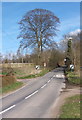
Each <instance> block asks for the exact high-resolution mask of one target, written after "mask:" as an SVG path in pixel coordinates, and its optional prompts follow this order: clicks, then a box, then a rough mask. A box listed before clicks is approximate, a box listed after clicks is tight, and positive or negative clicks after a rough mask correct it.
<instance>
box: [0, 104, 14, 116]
mask: <svg viewBox="0 0 82 120" xmlns="http://www.w3.org/2000/svg"><path fill="white" fill-rule="evenodd" d="M15 106H16V105H12V106H11V107H9V108H7V109H5V110H3V111H1V112H0V115H1V114H3V113H5V112H7V111H8V110H10V109H12V108H14V107H15Z"/></svg>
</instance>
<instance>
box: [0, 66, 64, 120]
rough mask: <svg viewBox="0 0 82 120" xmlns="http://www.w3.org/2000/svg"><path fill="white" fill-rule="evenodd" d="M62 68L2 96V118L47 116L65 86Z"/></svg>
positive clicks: (0, 112)
mask: <svg viewBox="0 0 82 120" xmlns="http://www.w3.org/2000/svg"><path fill="white" fill-rule="evenodd" d="M63 69H64V68H62V67H61V68H57V69H55V70H53V71H51V72H49V73H47V74H46V75H44V76H43V77H40V78H38V79H36V80H34V81H32V82H29V84H27V85H26V86H24V87H23V88H21V89H19V90H17V91H16V92H14V93H12V94H10V95H8V96H6V97H3V98H2V110H0V115H1V116H2V118H44V116H45V117H46V118H47V117H49V114H48V116H47V112H48V111H49V110H50V108H51V106H52V105H53V103H55V101H56V99H57V98H58V96H59V95H60V91H61V89H62V88H64V87H65V83H64V82H65V77H64V72H63ZM0 101H1V99H0Z"/></svg>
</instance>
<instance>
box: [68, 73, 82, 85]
mask: <svg viewBox="0 0 82 120" xmlns="http://www.w3.org/2000/svg"><path fill="white" fill-rule="evenodd" d="M66 74H67V78H68V81H69V83H70V84H76V85H80V76H79V75H77V74H76V73H75V72H66Z"/></svg>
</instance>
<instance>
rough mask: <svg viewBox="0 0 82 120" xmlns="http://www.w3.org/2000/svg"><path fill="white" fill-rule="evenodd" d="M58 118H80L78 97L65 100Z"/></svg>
mask: <svg viewBox="0 0 82 120" xmlns="http://www.w3.org/2000/svg"><path fill="white" fill-rule="evenodd" d="M59 118H80V95H76V96H73V97H70V98H67V100H66V103H65V104H64V105H63V106H62V107H61V114H60V117H59Z"/></svg>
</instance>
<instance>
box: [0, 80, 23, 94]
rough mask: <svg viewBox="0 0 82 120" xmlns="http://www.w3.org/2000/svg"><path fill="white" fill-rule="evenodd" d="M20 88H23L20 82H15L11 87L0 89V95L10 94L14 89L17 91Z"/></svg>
mask: <svg viewBox="0 0 82 120" xmlns="http://www.w3.org/2000/svg"><path fill="white" fill-rule="evenodd" d="M22 86H23V83H22V82H15V83H13V84H11V85H8V86H5V87H2V88H0V94H3V93H7V92H10V91H14V90H16V89H18V88H20V87H22Z"/></svg>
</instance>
